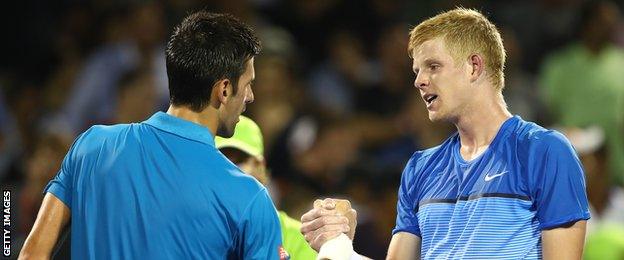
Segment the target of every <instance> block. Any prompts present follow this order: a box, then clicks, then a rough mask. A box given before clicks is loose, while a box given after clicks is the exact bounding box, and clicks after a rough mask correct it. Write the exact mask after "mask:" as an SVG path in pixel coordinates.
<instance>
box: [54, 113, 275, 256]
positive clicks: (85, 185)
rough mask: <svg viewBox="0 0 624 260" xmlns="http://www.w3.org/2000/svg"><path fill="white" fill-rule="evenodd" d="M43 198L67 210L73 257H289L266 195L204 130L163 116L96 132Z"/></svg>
mask: <svg viewBox="0 0 624 260" xmlns="http://www.w3.org/2000/svg"><path fill="white" fill-rule="evenodd" d="M45 191H46V192H49V193H52V194H53V195H54V196H56V197H57V198H59V199H60V200H61V201H63V202H64V203H65V204H66V205H67V207H69V208H70V209H71V221H72V223H71V231H72V232H71V242H72V247H71V248H72V258H74V259H284V258H285V257H286V253H285V252H284V251H283V249H282V247H281V244H282V241H281V230H280V223H279V220H278V217H277V213H276V210H275V207H274V206H273V203H272V202H271V199H270V197H269V195H268V194H267V191H266V189H265V188H264V187H263V186H262V185H261V184H260V183H258V182H257V181H256V180H255V179H254V178H253V177H250V176H248V175H245V174H244V173H242V172H241V171H240V170H239V169H238V168H237V167H236V166H235V165H234V164H232V163H231V162H230V161H229V160H227V158H226V157H224V156H223V155H222V154H221V153H220V152H219V151H218V150H217V149H216V148H215V147H214V138H213V136H212V135H211V133H210V132H209V130H208V129H207V128H205V127H203V126H200V125H198V124H195V123H192V122H189V121H186V120H183V119H180V118H177V117H174V116H171V115H168V114H165V113H162V112H158V113H156V114H154V115H153V116H152V117H151V118H150V119H148V120H147V121H145V122H142V123H138V124H121V125H113V126H100V125H98V126H93V127H91V128H90V129H89V130H87V131H86V132H85V133H83V134H82V135H80V136H79V137H78V138H77V139H76V141H75V142H74V144H73V145H72V147H71V149H70V150H69V152H68V153H67V155H66V156H65V159H64V160H63V163H62V165H61V169H60V171H59V173H58V175H57V176H56V177H55V178H54V179H53V180H52V181H51V182H50V183H49V184H48V186H47V187H46V188H45ZM280 254H281V255H280Z"/></svg>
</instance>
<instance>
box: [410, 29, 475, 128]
mask: <svg viewBox="0 0 624 260" xmlns="http://www.w3.org/2000/svg"><path fill="white" fill-rule="evenodd" d="M412 57H413V60H412V61H413V63H412V70H413V72H414V74H415V76H416V79H415V81H414V86H415V87H416V88H417V89H418V90H419V92H420V96H421V97H422V99H423V101H424V102H425V107H426V108H427V112H428V113H429V119H430V120H431V121H440V120H443V121H454V120H456V119H457V118H458V117H459V116H461V115H463V114H464V113H466V112H467V111H468V109H469V106H470V101H471V100H472V99H474V98H473V97H474V96H475V95H476V94H475V93H473V92H474V91H473V90H472V88H470V80H469V77H468V76H469V74H468V72H467V70H466V68H465V67H466V66H467V65H468V64H467V62H466V63H465V64H464V63H462V64H456V63H455V61H454V59H453V57H452V56H451V54H450V53H449V51H448V48H447V47H446V44H445V42H444V40H443V39H442V38H439V37H438V38H435V39H432V40H428V41H425V42H424V43H423V44H422V45H420V46H418V47H417V48H414V52H413V53H412Z"/></svg>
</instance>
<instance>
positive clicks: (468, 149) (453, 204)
mask: <svg viewBox="0 0 624 260" xmlns="http://www.w3.org/2000/svg"><path fill="white" fill-rule="evenodd" d="M408 51H409V55H410V57H411V58H412V59H413V71H414V74H415V76H416V79H415V81H414V86H415V87H416V89H417V90H418V92H419V94H420V95H421V97H422V99H423V101H424V102H425V104H426V109H427V111H428V114H429V119H430V120H431V121H446V122H450V123H452V124H454V125H455V127H456V128H457V132H456V133H455V134H453V135H452V136H450V137H449V138H448V139H447V140H446V141H444V142H443V143H442V144H440V145H439V146H436V147H433V148H430V149H427V150H424V151H418V152H416V153H414V154H413V155H412V157H411V159H410V160H409V162H408V163H407V165H406V167H405V169H404V171H403V174H402V180H401V186H400V187H399V190H398V203H397V219H396V227H395V228H394V230H393V231H392V234H393V236H392V240H391V243H390V247H389V249H388V255H387V258H388V259H419V258H423V259H542V258H543V259H581V256H582V252H583V244H584V238H585V224H586V220H587V219H589V217H590V216H589V210H588V202H587V196H586V193H585V181H584V176H583V169H582V166H581V164H580V162H579V159H578V158H577V156H576V154H575V151H574V149H573V148H572V146H571V145H570V143H569V142H568V140H567V139H566V138H565V137H564V136H563V135H562V134H560V133H558V132H556V131H551V130H547V129H544V128H542V127H540V126H538V125H536V124H534V123H531V122H527V121H524V120H522V118H520V117H519V116H512V115H511V113H510V112H509V111H508V110H507V107H506V104H505V100H504V99H503V95H502V90H503V86H504V74H503V69H504V64H505V49H504V47H503V42H502V39H501V36H500V33H499V31H498V29H497V28H496V26H494V24H492V23H491V22H490V21H489V20H488V19H487V18H485V17H484V16H483V15H482V14H480V13H479V12H477V11H474V10H470V9H464V8H457V9H454V10H451V11H448V12H445V13H442V14H439V15H437V16H434V17H432V18H430V19H427V20H425V21H424V22H422V23H421V24H419V25H418V26H416V27H415V28H414V29H413V30H412V31H411V32H410V39H409V46H408ZM326 205H327V206H326V207H325V208H321V209H319V208H315V209H312V210H310V211H309V212H308V213H306V214H304V215H303V216H302V222H303V225H302V228H301V230H302V233H303V234H304V235H305V237H306V239H307V240H308V241H309V242H310V243H311V245H312V247H313V248H315V249H317V250H319V249H321V250H322V247H321V245H323V247H325V245H324V243H325V242H326V241H327V240H328V238H332V237H336V236H338V234H339V232H336V231H335V230H339V229H340V228H339V227H340V226H344V225H345V224H344V223H337V222H338V220H339V219H340V218H338V217H337V216H336V212H335V211H334V210H332V209H333V203H326ZM328 230H329V232H328ZM341 236H343V235H341ZM350 238H351V239H353V237H350ZM332 241H333V240H330V242H331V243H329V242H328V243H327V244H330V245H331V246H332V249H333V250H334V251H336V250H338V249H337V248H347V249H348V248H349V246H350V245H344V246H342V247H336V243H335V241H334V242H332ZM340 241H345V240H344V239H343V240H340ZM346 241H348V242H343V244H345V243H350V241H349V240H348V239H347V240H346ZM338 251H339V250H338ZM336 255H342V256H344V255H349V256H352V257H355V258H357V257H358V256H357V254H355V253H354V252H351V253H350V254H344V253H342V252H340V253H337V254H336ZM330 259H331V258H330ZM336 259H338V258H336Z"/></svg>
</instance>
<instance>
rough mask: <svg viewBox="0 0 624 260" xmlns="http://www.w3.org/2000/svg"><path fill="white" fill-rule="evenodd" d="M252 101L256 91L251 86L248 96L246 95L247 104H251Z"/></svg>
mask: <svg viewBox="0 0 624 260" xmlns="http://www.w3.org/2000/svg"><path fill="white" fill-rule="evenodd" d="M251 102H254V93H253V90H252V89H251V88H249V90H248V91H247V96H246V97H245V104H249V103H251Z"/></svg>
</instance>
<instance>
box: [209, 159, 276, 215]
mask: <svg viewBox="0 0 624 260" xmlns="http://www.w3.org/2000/svg"><path fill="white" fill-rule="evenodd" d="M211 148H212V147H211ZM210 154H211V157H212V158H211V159H210V161H212V165H210V166H209V168H213V169H221V171H222V172H221V174H219V177H218V179H219V183H220V184H221V185H218V188H219V189H220V190H221V192H220V194H222V195H224V196H226V197H227V198H229V200H231V202H232V203H234V204H239V206H241V207H243V208H244V207H246V206H248V205H249V203H253V202H256V201H258V200H264V198H262V196H261V195H263V194H264V193H267V190H266V188H265V187H264V186H263V185H262V184H261V183H260V182H258V180H256V179H255V178H254V177H253V176H250V175H248V174H245V173H244V172H242V171H241V170H240V169H239V168H238V167H237V166H236V165H234V164H233V163H232V162H230V161H229V160H228V159H227V158H226V157H225V156H224V155H223V154H221V153H220V152H219V151H218V150H217V149H216V148H214V152H211V153H210ZM230 195H231V196H230Z"/></svg>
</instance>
